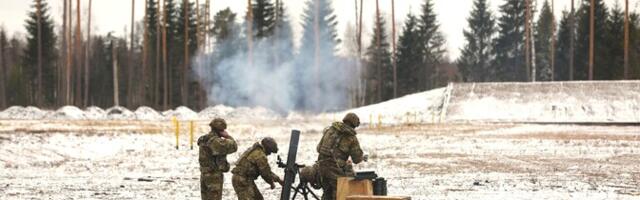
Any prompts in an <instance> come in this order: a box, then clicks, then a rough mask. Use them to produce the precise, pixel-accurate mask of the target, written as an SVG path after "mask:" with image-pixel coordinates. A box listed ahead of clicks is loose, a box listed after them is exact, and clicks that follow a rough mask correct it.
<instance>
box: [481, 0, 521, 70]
mask: <svg viewBox="0 0 640 200" xmlns="http://www.w3.org/2000/svg"><path fill="white" fill-rule="evenodd" d="M500 12H501V17H500V18H499V19H498V29H499V31H498V37H497V38H496V39H495V41H494V42H495V43H494V44H495V46H494V47H493V51H494V52H495V53H494V54H495V56H496V57H495V59H494V61H493V66H495V67H496V69H495V76H494V77H488V78H489V80H490V81H525V80H527V77H526V75H527V71H526V66H525V56H524V49H525V47H524V46H525V41H524V40H525V33H524V29H525V27H524V26H525V2H524V1H522V0H507V1H506V2H505V3H504V4H503V5H501V6H500Z"/></svg>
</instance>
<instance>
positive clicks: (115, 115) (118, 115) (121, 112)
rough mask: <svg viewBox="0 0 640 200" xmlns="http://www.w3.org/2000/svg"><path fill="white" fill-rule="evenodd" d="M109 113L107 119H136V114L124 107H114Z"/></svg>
mask: <svg viewBox="0 0 640 200" xmlns="http://www.w3.org/2000/svg"><path fill="white" fill-rule="evenodd" d="M105 112H106V113H107V116H106V118H107V119H114V120H132V119H135V117H136V115H135V113H133V112H131V111H130V110H129V109H127V108H125V107H122V106H114V107H111V108H109V109H107V110H106V111H105Z"/></svg>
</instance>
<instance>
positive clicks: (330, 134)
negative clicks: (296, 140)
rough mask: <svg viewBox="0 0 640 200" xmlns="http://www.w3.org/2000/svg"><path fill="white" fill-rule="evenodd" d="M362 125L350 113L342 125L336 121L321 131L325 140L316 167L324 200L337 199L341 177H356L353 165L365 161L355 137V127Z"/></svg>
mask: <svg viewBox="0 0 640 200" xmlns="http://www.w3.org/2000/svg"><path fill="white" fill-rule="evenodd" d="M359 125H360V119H359V118H358V116H357V115H356V114H354V113H349V114H347V115H346V116H345V117H344V119H342V122H334V123H333V124H331V126H329V127H327V128H325V129H324V131H323V132H322V139H321V140H320V143H319V144H318V146H317V148H316V150H317V151H318V154H319V155H318V161H317V164H318V167H319V168H318V169H319V173H320V177H321V183H322V199H323V200H335V199H336V185H337V180H338V177H343V176H353V175H354V171H353V166H352V163H355V164H358V163H360V162H362V161H363V160H366V156H364V155H363V153H362V149H361V148H360V143H358V138H357V137H356V134H357V133H356V130H355V128H356V127H358V126H359ZM349 157H351V160H349Z"/></svg>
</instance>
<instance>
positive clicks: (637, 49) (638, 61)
mask: <svg viewBox="0 0 640 200" xmlns="http://www.w3.org/2000/svg"><path fill="white" fill-rule="evenodd" d="M629 21H630V22H629V36H630V37H629V77H630V78H631V79H636V80H638V79H640V13H633V14H630V16H629Z"/></svg>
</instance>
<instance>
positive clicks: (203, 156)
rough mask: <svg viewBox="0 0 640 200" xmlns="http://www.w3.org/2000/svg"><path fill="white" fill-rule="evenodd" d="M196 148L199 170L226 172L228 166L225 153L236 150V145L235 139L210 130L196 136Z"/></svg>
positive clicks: (203, 171) (204, 171)
mask: <svg viewBox="0 0 640 200" xmlns="http://www.w3.org/2000/svg"><path fill="white" fill-rule="evenodd" d="M198 148H199V152H198V154H199V155H198V161H199V162H200V172H202V173H211V172H228V171H229V168H230V166H229V162H227V155H228V154H231V153H234V152H236V151H237V150H238V145H237V144H236V141H235V140H232V139H226V138H223V137H220V136H218V134H216V133H214V132H210V133H209V134H206V135H203V136H200V138H198Z"/></svg>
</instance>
